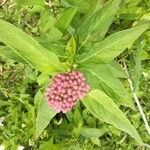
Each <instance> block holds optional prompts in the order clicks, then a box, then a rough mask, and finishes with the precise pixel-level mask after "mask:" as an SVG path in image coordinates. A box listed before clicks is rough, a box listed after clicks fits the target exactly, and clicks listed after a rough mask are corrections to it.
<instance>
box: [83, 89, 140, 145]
mask: <svg viewBox="0 0 150 150" xmlns="http://www.w3.org/2000/svg"><path fill="white" fill-rule="evenodd" d="M82 102H83V104H84V105H85V107H86V108H87V109H88V110H89V111H90V112H91V113H92V114H93V115H94V116H95V117H97V118H99V119H101V120H103V121H105V122H107V123H109V124H112V125H114V126H115V127H116V128H118V129H120V130H122V131H124V132H126V133H128V134H129V135H131V136H132V137H133V138H135V139H136V141H137V142H138V143H140V144H142V140H141V138H140V136H139V134H138V132H137V131H136V129H135V128H134V126H133V125H132V124H131V123H130V121H129V120H128V119H127V117H126V116H125V114H124V113H123V112H122V111H121V110H120V109H119V108H118V107H117V105H116V104H115V103H114V102H113V100H112V99H111V98H110V97H109V96H107V95H106V94H105V93H104V92H102V91H100V90H98V89H95V90H91V91H90V92H89V93H88V95H87V96H86V97H85V99H84V100H83V101H82Z"/></svg>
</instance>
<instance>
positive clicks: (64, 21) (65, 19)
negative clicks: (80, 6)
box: [56, 7, 77, 32]
mask: <svg viewBox="0 0 150 150" xmlns="http://www.w3.org/2000/svg"><path fill="white" fill-rule="evenodd" d="M76 11H77V8H76V7H75V8H68V9H66V10H65V11H64V12H63V13H62V16H61V17H60V18H59V20H58V22H57V23H56V27H57V28H58V29H59V30H61V31H62V32H65V31H66V30H67V29H68V27H69V25H70V23H71V21H72V19H73V16H74V15H75V13H76Z"/></svg>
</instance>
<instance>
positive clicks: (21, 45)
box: [0, 20, 63, 74]
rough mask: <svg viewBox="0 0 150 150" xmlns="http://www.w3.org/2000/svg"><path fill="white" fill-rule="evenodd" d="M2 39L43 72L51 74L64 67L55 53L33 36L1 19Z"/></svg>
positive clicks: (0, 33)
mask: <svg viewBox="0 0 150 150" xmlns="http://www.w3.org/2000/svg"><path fill="white" fill-rule="evenodd" d="M0 41H1V42H3V43H5V44H6V45H8V46H9V47H11V48H12V50H13V51H14V52H15V53H17V54H18V55H19V56H21V57H22V58H23V59H24V60H25V61H26V62H28V63H29V64H30V65H31V66H32V67H34V68H35V69H37V70H39V71H41V72H44V73H48V74H49V73H51V72H55V71H58V70H62V69H63V67H62V65H61V63H60V61H59V59H58V57H57V55H56V54H55V53H53V52H51V51H48V50H46V49H44V48H43V47H42V46H41V45H40V44H39V43H37V42H36V40H35V39H33V38H32V37H31V36H29V35H28V34H26V33H24V32H23V31H21V30H19V29H18V28H17V27H15V26H13V25H12V24H10V23H8V22H5V21H3V20H0Z"/></svg>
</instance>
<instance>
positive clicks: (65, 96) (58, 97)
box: [46, 71, 90, 113]
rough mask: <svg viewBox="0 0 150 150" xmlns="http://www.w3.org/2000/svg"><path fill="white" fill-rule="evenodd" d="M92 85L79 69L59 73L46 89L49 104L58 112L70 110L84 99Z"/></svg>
mask: <svg viewBox="0 0 150 150" xmlns="http://www.w3.org/2000/svg"><path fill="white" fill-rule="evenodd" d="M89 90H90V86H89V85H88V84H87V82H86V80H85V78H84V76H83V74H82V73H81V72H79V71H72V72H69V73H62V74H58V75H56V76H55V77H54V78H53V83H52V85H50V86H49V87H48V89H47V91H46V99H47V100H48V104H49V106H50V107H51V108H52V109H53V110H55V111H56V112H63V113H66V112H68V111H70V110H71V109H72V108H73V106H74V105H75V104H76V102H77V101H78V100H79V99H83V98H84V96H85V95H86V94H87V92H88V91H89Z"/></svg>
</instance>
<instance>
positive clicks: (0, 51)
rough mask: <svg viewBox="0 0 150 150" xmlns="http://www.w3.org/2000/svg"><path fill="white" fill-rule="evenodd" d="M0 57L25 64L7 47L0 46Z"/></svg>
mask: <svg viewBox="0 0 150 150" xmlns="http://www.w3.org/2000/svg"><path fill="white" fill-rule="evenodd" d="M0 55H1V56H3V57H6V58H9V59H12V60H13V61H16V62H21V63H26V61H25V60H24V59H22V57H20V56H19V55H18V54H17V53H15V52H14V51H13V50H12V49H11V48H10V47H8V46H0Z"/></svg>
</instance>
